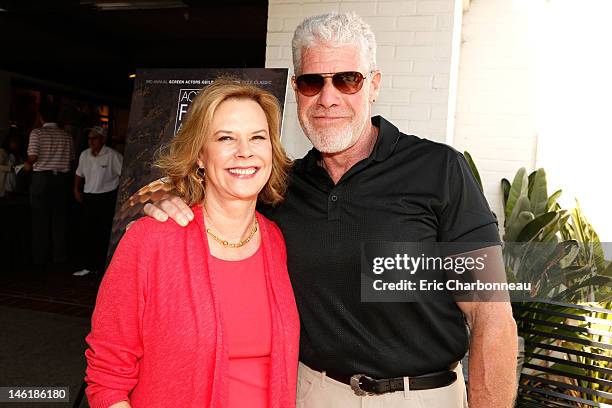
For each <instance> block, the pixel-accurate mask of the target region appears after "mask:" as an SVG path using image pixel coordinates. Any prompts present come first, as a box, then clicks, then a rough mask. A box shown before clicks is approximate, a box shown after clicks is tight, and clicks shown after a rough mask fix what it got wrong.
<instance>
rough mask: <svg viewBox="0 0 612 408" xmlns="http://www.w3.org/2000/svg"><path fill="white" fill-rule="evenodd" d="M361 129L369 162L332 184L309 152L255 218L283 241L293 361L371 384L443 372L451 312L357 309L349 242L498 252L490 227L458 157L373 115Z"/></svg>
mask: <svg viewBox="0 0 612 408" xmlns="http://www.w3.org/2000/svg"><path fill="white" fill-rule="evenodd" d="M372 123H373V124H374V126H376V127H378V129H379V133H378V140H377V142H376V145H375V147H374V149H373V151H372V153H371V154H370V156H369V157H368V158H367V159H364V160H362V161H360V162H359V163H357V164H355V165H354V166H353V167H352V168H351V169H350V170H349V171H348V172H347V173H346V174H344V176H343V177H342V178H341V179H340V180H339V182H338V184H334V182H333V181H332V180H331V178H330V177H329V175H328V174H327V172H326V171H325V169H323V168H322V167H321V166H320V165H319V164H318V162H319V160H320V158H321V154H320V153H319V152H318V151H317V150H315V149H312V150H311V151H310V152H309V153H308V154H307V155H306V156H305V157H304V158H303V159H301V160H297V161H296V163H295V165H294V168H293V171H292V174H291V176H290V184H289V188H288V191H287V195H286V199H285V201H284V202H283V204H282V205H280V206H278V207H276V208H266V209H264V212H265V214H266V215H267V216H268V217H269V218H271V219H272V220H274V221H275V222H276V223H277V224H278V225H279V226H280V228H281V229H282V231H283V234H284V237H285V241H286V244H287V256H288V259H287V262H288V269H289V274H290V277H291V282H292V284H293V289H294V291H295V298H296V302H297V306H298V309H299V312H300V319H301V325H302V329H301V339H300V360H301V361H302V362H303V363H305V364H307V365H308V366H310V367H311V368H314V369H316V370H320V371H323V370H324V371H328V372H333V373H336V374H343V375H348V374H355V373H365V374H368V375H370V376H372V377H375V378H389V377H396V376H407V375H408V376H413V375H421V374H425V373H430V372H434V371H439V370H443V369H445V368H446V367H448V365H449V364H451V363H452V362H455V361H458V360H460V359H461V358H462V357H463V355H464V354H465V352H466V350H467V347H468V336H467V333H466V326H465V322H464V318H463V315H462V313H461V311H460V310H459V308H458V307H457V306H456V304H455V303H453V302H449V303H382V302H380V303H364V302H361V298H360V282H361V281H360V244H361V243H362V242H376V241H394V242H423V241H425V242H436V241H446V242H450V241H464V242H483V243H485V242H496V243H497V242H499V234H498V231H497V222H496V219H495V217H494V216H493V214H492V213H491V210H490V208H489V206H488V204H487V202H486V200H485V198H484V196H483V194H482V193H481V191H480V189H479V188H478V186H477V184H476V182H475V180H474V178H473V176H472V174H471V172H470V169H469V166H468V164H467V163H466V161H465V159H464V157H463V156H462V155H461V154H460V153H458V152H457V151H456V150H454V149H452V148H451V147H449V146H447V145H444V144H441V143H435V142H432V141H429V140H425V139H421V138H418V137H416V136H408V135H405V134H402V133H400V132H399V131H398V129H397V128H396V127H395V126H393V125H392V124H391V123H389V122H388V121H386V120H385V119H383V118H381V117H374V118H373V119H372ZM489 245H490V244H489ZM483 246H488V245H484V244H483Z"/></svg>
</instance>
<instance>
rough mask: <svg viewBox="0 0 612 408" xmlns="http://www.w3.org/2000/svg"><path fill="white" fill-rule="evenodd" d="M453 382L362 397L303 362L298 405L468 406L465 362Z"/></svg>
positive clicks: (378, 407) (377, 407) (299, 407)
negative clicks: (464, 374) (423, 388)
mask: <svg viewBox="0 0 612 408" xmlns="http://www.w3.org/2000/svg"><path fill="white" fill-rule="evenodd" d="M455 372H456V373H457V381H455V382H454V383H453V384H451V385H449V386H447V387H442V388H434V389H431V390H422V391H396V392H390V393H386V394H382V395H374V396H367V397H358V396H357V395H355V393H354V392H353V390H352V389H351V387H350V386H348V385H346V384H343V383H341V382H338V381H336V380H332V379H331V378H329V377H327V376H325V373H321V372H318V371H314V370H312V369H310V368H309V367H308V366H306V365H304V364H302V363H300V364H299V369H298V385H297V400H296V408H343V407H347V408H468V404H467V396H466V391H465V382H464V380H463V373H462V372H461V364H459V365H458V366H457V367H456V368H455Z"/></svg>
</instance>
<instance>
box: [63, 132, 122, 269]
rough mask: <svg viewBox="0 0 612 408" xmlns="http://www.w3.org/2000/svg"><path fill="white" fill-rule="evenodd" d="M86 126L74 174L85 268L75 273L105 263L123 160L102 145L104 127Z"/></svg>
mask: <svg viewBox="0 0 612 408" xmlns="http://www.w3.org/2000/svg"><path fill="white" fill-rule="evenodd" d="M86 130H89V134H88V135H87V142H88V144H89V148H88V149H85V150H84V151H83V152H82V153H81V156H80V157H79V165H78V167H77V169H76V174H75V176H74V198H75V199H76V200H77V201H78V202H79V203H82V204H83V213H84V220H85V222H84V227H85V231H84V232H85V236H87V237H88V239H86V240H84V243H85V245H86V246H87V248H86V250H85V251H84V252H85V254H86V257H87V258H86V262H85V263H86V265H85V269H83V270H81V271H78V272H75V273H74V274H73V275H75V276H83V275H87V274H88V273H89V272H97V271H102V270H103V268H104V266H105V263H106V252H107V250H108V240H109V237H110V232H111V227H112V223H113V216H114V214H115V202H116V201H117V187H119V176H121V166H122V164H123V156H121V154H120V153H119V152H117V151H115V150H113V149H111V148H110V147H108V146H106V145H105V143H106V133H107V130H106V129H104V128H102V127H100V126H94V127H92V128H91V129H86ZM83 181H85V188H84V189H83ZM82 191H84V193H83V192H82Z"/></svg>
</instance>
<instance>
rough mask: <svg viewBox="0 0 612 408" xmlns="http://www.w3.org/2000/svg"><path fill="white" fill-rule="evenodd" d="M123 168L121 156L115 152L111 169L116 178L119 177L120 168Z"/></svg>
mask: <svg viewBox="0 0 612 408" xmlns="http://www.w3.org/2000/svg"><path fill="white" fill-rule="evenodd" d="M122 166H123V156H122V155H121V153H119V152H115V154H114V155H113V169H114V171H115V174H116V175H117V176H120V175H121V168H122Z"/></svg>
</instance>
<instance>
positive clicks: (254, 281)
mask: <svg viewBox="0 0 612 408" xmlns="http://www.w3.org/2000/svg"><path fill="white" fill-rule="evenodd" d="M210 265H211V267H212V268H214V270H215V273H216V275H217V285H218V289H219V303H220V304H221V312H222V317H223V323H224V324H225V328H226V333H227V345H228V353H229V403H228V408H234V407H235V408H240V407H244V405H245V403H246V402H247V401H248V405H249V407H251V408H264V407H268V384H269V377H270V351H271V347H272V337H271V336H272V320H271V317H270V305H269V304H268V291H267V289H266V277H265V271H264V259H263V253H262V251H261V246H260V247H259V249H257V251H256V252H255V253H254V254H253V255H251V256H250V257H248V258H246V259H242V260H239V261H226V260H223V259H219V258H215V257H214V256H211V264H210Z"/></svg>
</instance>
